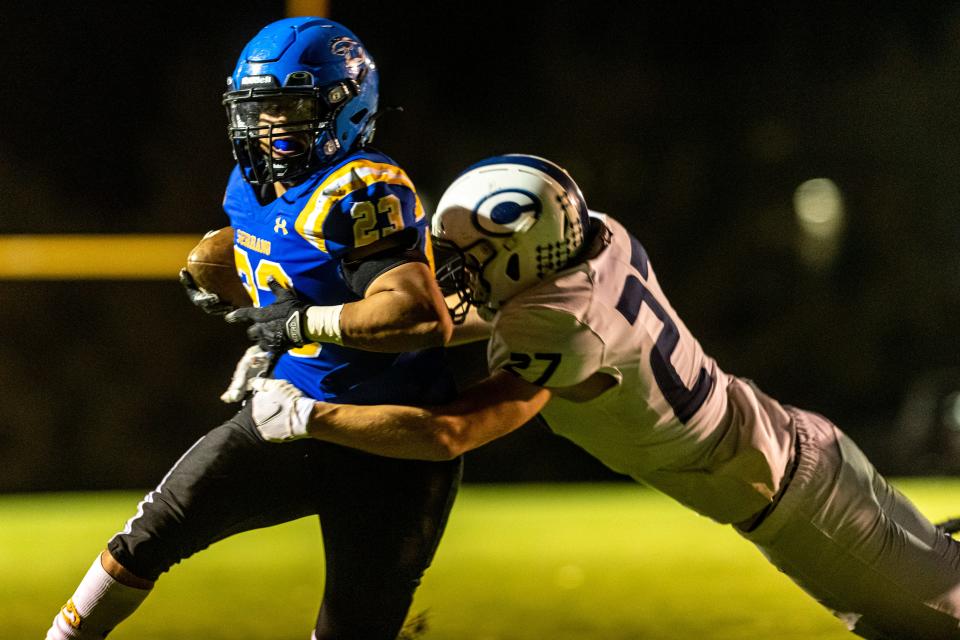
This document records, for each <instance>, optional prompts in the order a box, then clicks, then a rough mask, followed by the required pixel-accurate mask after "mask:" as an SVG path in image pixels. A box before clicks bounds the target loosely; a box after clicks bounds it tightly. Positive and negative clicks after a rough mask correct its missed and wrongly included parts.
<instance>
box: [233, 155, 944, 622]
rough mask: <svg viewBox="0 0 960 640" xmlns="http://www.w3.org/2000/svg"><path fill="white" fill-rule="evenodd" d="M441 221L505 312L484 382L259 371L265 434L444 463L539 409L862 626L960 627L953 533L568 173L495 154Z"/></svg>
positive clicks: (473, 299) (475, 297)
mask: <svg viewBox="0 0 960 640" xmlns="http://www.w3.org/2000/svg"><path fill="white" fill-rule="evenodd" d="M432 224H433V232H434V235H435V236H436V238H437V239H438V241H442V242H445V243H451V244H452V245H453V247H454V248H455V249H456V250H457V253H458V254H459V258H460V263H459V264H460V266H461V267H462V269H460V270H456V269H452V270H451V271H450V273H451V274H453V275H455V276H456V285H457V287H456V288H457V290H458V291H459V293H460V294H462V296H463V300H464V302H465V303H466V304H467V305H469V306H470V307H471V308H475V309H476V311H477V312H479V315H480V317H481V318H488V319H490V320H492V324H490V325H488V328H489V333H490V341H489V344H488V351H487V354H488V361H489V362H488V363H489V368H490V371H491V372H492V373H491V375H490V376H489V377H488V378H487V379H485V380H483V381H482V382H480V383H478V384H476V385H474V386H472V387H470V388H467V389H465V390H464V391H463V393H462V394H461V395H460V396H459V397H458V398H457V399H456V400H454V401H453V402H449V403H445V404H441V405H433V406H424V407H410V406H400V405H387V406H372V407H371V406H354V405H349V404H343V403H340V404H330V403H325V402H314V400H313V399H311V398H308V397H304V396H303V395H302V394H301V392H300V391H299V390H298V389H297V388H295V387H293V386H291V385H289V384H287V383H285V382H283V381H282V380H278V379H256V380H252V381H251V387H252V388H254V389H257V390H258V393H257V394H256V395H254V396H253V400H252V402H251V404H252V405H253V418H254V420H255V422H256V423H257V425H258V429H259V430H260V432H261V435H263V436H264V437H265V438H266V439H268V440H271V441H278V442H287V441H290V440H292V441H295V442H299V440H298V438H307V437H312V438H318V439H322V440H326V441H330V442H338V443H340V444H343V445H347V446H355V447H358V448H362V449H364V450H367V451H371V452H374V453H378V454H380V455H395V456H398V457H406V458H423V459H435V460H442V459H448V458H453V457H455V456H458V455H460V454H461V453H462V452H464V451H468V450H470V449H473V448H475V447H478V446H480V445H482V444H484V443H485V442H488V441H490V440H492V439H494V438H497V437H499V436H502V435H504V434H505V433H507V432H509V431H511V430H513V429H516V428H517V427H519V426H520V425H522V424H524V423H525V422H526V421H527V420H529V419H530V418H532V417H533V416H534V415H536V414H537V413H538V412H542V414H543V417H544V418H545V420H546V422H547V423H548V424H549V425H550V428H551V429H553V431H555V432H556V433H558V434H559V435H562V436H565V437H567V438H569V439H570V440H572V441H573V442H575V443H577V444H578V445H580V446H581V447H583V449H585V450H586V451H587V452H589V453H590V454H592V455H593V456H595V457H596V458H597V459H599V460H600V461H602V462H603V463H605V464H606V465H607V466H609V467H610V468H612V469H614V470H615V471H619V472H620V473H623V474H627V475H629V476H631V477H633V478H635V479H637V480H639V481H642V482H644V483H646V484H648V485H650V486H652V487H654V488H656V489H658V490H660V491H662V492H663V493H665V494H667V495H669V496H671V497H673V498H674V499H676V500H678V501H679V502H680V503H682V504H684V505H686V506H688V507H690V508H692V509H694V510H695V511H697V512H698V513H700V514H701V515H704V516H707V517H710V518H712V519H713V520H715V521H717V522H719V523H723V524H730V525H732V527H733V528H734V529H735V530H736V531H737V532H738V533H739V534H740V535H742V536H743V537H745V538H746V539H747V540H749V541H751V542H752V543H753V544H754V545H756V546H757V548H758V549H759V550H760V551H761V552H762V553H763V555H764V556H765V557H766V558H767V559H769V560H770V561H771V562H772V563H773V564H774V565H776V566H777V567H778V568H779V569H780V570H781V571H783V572H784V573H786V574H787V575H788V576H790V577H791V578H792V579H793V580H794V581H795V582H796V583H797V584H798V585H799V586H800V587H801V588H803V589H804V590H806V591H807V592H808V593H809V594H811V595H812V596H813V597H814V598H816V599H817V601H819V602H820V603H822V604H823V605H824V606H826V607H827V608H828V609H830V610H831V611H832V612H833V613H834V614H835V615H836V616H837V617H838V618H839V619H840V620H841V621H842V622H843V623H845V624H846V626H847V627H848V628H849V629H850V630H852V631H853V632H854V633H856V634H857V635H859V636H861V637H864V638H869V639H871V640H913V639H917V638H923V639H924V640H948V639H952V640H955V639H957V638H960V543H958V542H957V541H956V540H953V539H952V538H950V537H949V536H948V535H946V534H945V533H944V531H943V530H941V529H939V528H938V527H936V526H934V525H933V524H932V523H931V522H930V521H929V520H928V519H927V518H925V517H924V516H923V514H921V513H920V512H919V511H918V510H917V508H916V507H915V506H914V505H913V504H912V503H911V502H910V501H909V500H908V499H907V498H906V497H904V496H903V495H902V494H900V493H899V492H898V491H897V490H896V489H895V488H893V487H892V486H891V485H890V484H889V483H888V482H887V481H886V480H885V479H884V478H883V476H882V475H880V474H879V473H878V472H877V470H876V469H875V468H874V467H873V465H872V464H871V463H870V461H869V460H868V459H867V458H866V456H864V454H863V453H862V452H861V451H860V449H858V448H857V446H856V444H854V443H853V441H852V440H850V438H849V437H847V436H846V435H845V434H844V433H843V432H842V431H841V430H840V429H839V428H837V427H836V426H835V425H833V423H831V422H830V421H829V420H827V419H826V418H824V417H823V416H821V415H818V414H816V413H813V412H810V411H804V410H802V409H798V408H796V407H790V406H786V405H783V404H781V403H780V402H778V401H777V400H775V399H773V398H771V397H770V396H768V395H766V394H765V393H763V392H762V391H761V390H760V389H759V388H757V386H756V385H755V384H753V383H752V382H751V381H749V380H747V379H744V378H740V377H738V376H735V375H731V374H729V373H727V372H726V371H724V370H723V369H722V368H721V367H720V366H719V365H718V364H717V362H716V361H715V360H713V359H712V358H711V357H709V356H708V355H707V354H706V353H705V352H704V350H703V348H702V347H701V345H700V343H699V341H697V339H696V338H695V337H694V336H693V335H692V334H691V332H690V331H689V330H688V329H687V327H686V326H685V325H684V323H683V321H682V320H681V319H680V317H679V316H678V315H677V313H676V311H674V309H673V307H672V305H671V304H670V301H669V299H668V298H667V297H666V295H665V294H664V291H663V289H662V288H661V286H660V283H659V281H658V279H657V275H656V273H655V271H654V268H653V264H652V262H651V261H650V259H649V257H648V256H647V253H646V251H645V250H644V248H643V246H642V245H641V244H640V242H639V241H637V239H636V238H635V237H633V236H632V235H631V234H630V233H629V232H628V231H627V230H626V229H625V228H624V227H623V226H622V225H621V224H619V223H618V222H617V221H616V220H615V219H613V218H612V217H610V216H607V215H604V214H600V213H596V212H593V211H589V210H588V209H587V204H586V201H585V200H584V198H583V195H582V194H581V193H580V189H579V188H578V187H577V185H576V184H575V183H574V181H573V179H572V178H571V177H570V176H569V175H568V174H567V173H566V172H565V171H564V170H563V169H561V168H560V167H558V166H557V165H555V164H553V163H552V162H549V161H547V160H544V159H543V158H537V157H534V156H528V155H507V156H497V157H493V158H488V159H486V160H483V161H481V162H479V163H477V164H476V165H474V166H473V167H471V168H470V169H468V170H467V171H465V172H464V173H463V174H462V175H461V176H460V177H459V178H458V179H457V180H456V181H455V182H454V183H453V184H452V185H451V186H450V188H449V189H448V190H447V192H446V193H445V194H444V195H443V197H442V198H441V199H440V203H439V204H438V205H437V212H436V215H435V216H434V218H433V223H432Z"/></svg>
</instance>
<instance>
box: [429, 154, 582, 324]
mask: <svg viewBox="0 0 960 640" xmlns="http://www.w3.org/2000/svg"><path fill="white" fill-rule="evenodd" d="M588 226H589V220H588V214H587V203H586V201H584V199H583V194H582V193H580V188H579V187H578V186H577V184H576V183H575V182H574V181H573V178H571V177H570V175H569V174H568V173H567V172H566V171H564V170H563V169H562V168H560V167H559V166H557V165H556V164H554V163H552V162H550V161H549V160H545V159H543V158H538V157H536V156H529V155H522V154H515V155H514V154H511V155H503V156H495V157H493V158H488V159H486V160H483V161H481V162H478V163H477V164H475V165H473V166H472V167H470V168H469V169H467V170H466V171H464V172H463V173H462V174H460V177H458V178H457V179H456V180H455V181H454V182H453V184H451V185H450V187H449V188H448V189H447V190H446V192H445V193H444V194H443V197H442V198H440V203H439V204H438V205H437V212H436V215H435V216H434V218H433V223H432V229H431V231H432V234H433V237H434V240H435V242H436V244H437V247H438V248H439V249H441V250H444V249H446V250H448V251H451V252H452V253H453V254H454V255H455V257H454V258H453V259H452V260H451V261H450V262H448V263H447V264H444V265H441V267H440V268H439V269H438V270H437V277H438V279H439V280H440V282H441V284H442V285H445V286H450V285H452V287H451V288H455V289H456V291H457V292H458V293H459V295H460V304H459V305H458V306H457V307H456V308H455V309H454V310H453V316H454V321H455V322H462V321H463V318H464V317H465V315H466V312H467V309H468V308H469V307H470V306H473V307H475V308H476V309H477V311H478V312H479V313H480V316H481V317H483V318H486V319H488V320H489V319H491V318H492V317H493V316H494V314H495V313H496V312H497V310H498V309H499V308H500V307H501V306H502V305H503V304H504V303H505V302H506V301H507V300H509V299H510V298H511V297H513V296H514V295H516V294H517V293H519V292H520V291H523V290H524V289H527V288H529V287H531V286H533V285H534V284H536V283H538V282H540V280H542V279H543V278H545V277H547V276H549V275H551V274H553V273H556V272H557V271H560V270H561V269H563V268H565V267H566V266H567V265H568V264H569V263H570V261H571V260H572V259H573V258H575V257H577V255H578V254H579V253H580V250H581V249H582V248H583V246H584V237H585V236H586V233H587V229H588Z"/></svg>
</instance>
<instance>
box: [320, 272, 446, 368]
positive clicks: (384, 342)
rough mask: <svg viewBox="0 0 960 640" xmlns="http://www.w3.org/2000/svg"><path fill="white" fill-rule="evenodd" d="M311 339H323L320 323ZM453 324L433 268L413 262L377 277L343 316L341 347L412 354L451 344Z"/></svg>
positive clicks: (341, 319) (349, 305)
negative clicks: (432, 270)
mask: <svg viewBox="0 0 960 640" xmlns="http://www.w3.org/2000/svg"><path fill="white" fill-rule="evenodd" d="M310 316H311V312H310V311H309V310H308V311H307V319H308V323H307V324H308V326H307V337H308V338H310V339H312V340H315V341H316V340H322V339H323V338H324V336H323V335H322V331H321V330H318V326H317V323H312V324H311V323H310V321H309V320H310ZM452 331H453V322H452V321H451V320H450V314H449V313H447V307H446V305H445V304H444V301H443V296H442V295H441V294H440V289H439V288H438V287H437V284H436V281H435V279H434V277H433V273H432V272H431V271H430V268H429V267H428V266H427V265H426V264H425V263H423V262H417V261H411V262H403V263H399V264H397V265H395V266H391V267H390V268H389V270H387V271H386V272H384V273H382V274H381V275H379V276H377V277H376V278H375V279H373V280H372V281H371V282H370V284H369V285H367V287H366V290H365V291H364V297H363V299H362V300H358V301H357V302H350V303H347V304H344V305H343V309H342V311H341V313H340V334H341V340H342V344H344V345H345V346H348V347H355V348H358V349H366V350H368V351H387V352H398V351H411V350H415V349H423V348H426V347H435V346H440V345H442V344H446V343H447V342H449V340H450V336H451V333H452Z"/></svg>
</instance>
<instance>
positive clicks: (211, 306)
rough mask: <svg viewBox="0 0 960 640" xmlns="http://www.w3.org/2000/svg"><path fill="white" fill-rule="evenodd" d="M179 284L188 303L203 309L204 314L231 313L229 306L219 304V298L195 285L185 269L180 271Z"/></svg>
mask: <svg viewBox="0 0 960 640" xmlns="http://www.w3.org/2000/svg"><path fill="white" fill-rule="evenodd" d="M180 284H181V285H183V288H184V290H185V291H186V292H187V297H188V298H190V302H192V303H193V304H194V305H196V306H198V307H200V308H201V309H203V312H204V313H209V314H210V315H212V316H222V315H224V314H225V313H230V312H231V311H233V307H232V306H231V305H229V304H227V303H226V302H220V296H218V295H217V294H215V293H210V292H208V291H204V290H202V289H201V288H200V287H198V286H197V283H196V282H194V281H193V276H191V275H190V272H189V271H187V270H186V269H180Z"/></svg>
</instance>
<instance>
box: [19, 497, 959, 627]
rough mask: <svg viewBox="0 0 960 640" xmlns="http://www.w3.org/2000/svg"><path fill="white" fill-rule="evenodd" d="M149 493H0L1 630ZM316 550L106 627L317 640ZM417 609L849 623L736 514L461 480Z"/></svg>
mask: <svg viewBox="0 0 960 640" xmlns="http://www.w3.org/2000/svg"><path fill="white" fill-rule="evenodd" d="M897 484H898V486H899V487H900V488H901V489H902V490H903V491H904V492H905V493H907V495H909V496H910V497H911V498H913V499H914V501H915V502H916V503H917V504H918V505H919V506H920V507H921V509H923V510H924V511H925V512H926V513H927V514H929V515H930V516H931V517H933V518H935V519H937V518H941V517H944V516H948V515H952V514H954V513H956V512H957V510H960V481H956V480H903V481H900V482H898V483H897ZM139 498H140V495H139V494H133V493H96V494H47V495H14V496H4V497H0V523H2V524H0V593H2V594H3V598H2V599H0V615H2V618H0V619H2V621H3V622H2V631H0V636H2V637H3V638H11V639H13V638H15V639H17V640H20V639H33V638H36V639H39V638H42V637H43V633H44V631H45V629H46V627H47V625H48V623H49V621H50V620H51V619H52V617H53V616H54V614H55V613H56V611H57V609H58V608H59V607H60V605H61V604H63V602H64V601H65V600H66V598H67V596H69V595H70V593H72V591H73V588H74V587H75V586H76V583H77V581H78V580H79V579H80V577H81V576H82V575H83V573H84V572H85V571H86V569H87V567H88V566H89V564H90V562H91V561H92V560H93V558H94V556H95V555H96V553H97V552H98V550H99V549H100V548H102V546H103V544H104V542H105V540H106V539H107V538H108V537H109V536H111V535H112V534H113V533H114V532H115V531H116V530H117V528H118V527H119V526H121V525H122V523H123V522H124V521H125V520H126V519H127V518H128V517H129V516H130V515H131V513H132V509H133V507H134V506H135V504H136V502H137V501H138V500H139ZM320 557H321V547H320V537H319V532H318V528H317V524H316V521H315V520H314V519H304V520H299V521H296V522H293V523H290V524H287V525H284V526H281V527H275V528H272V529H267V530H261V531H255V532H250V533H246V534H242V535H239V536H236V537H234V538H232V539H230V540H227V541H225V542H222V543H219V544H217V545H215V546H213V547H211V548H210V549H208V550H207V551H204V552H203V553H201V554H199V555H197V556H196V557H194V558H191V559H190V560H188V561H187V562H185V563H184V564H183V565H182V566H178V567H175V568H174V569H173V570H172V571H171V572H170V574H169V575H167V576H165V577H163V578H162V579H161V581H160V583H159V585H158V588H157V590H156V593H154V594H153V595H151V597H150V598H148V599H147V601H146V602H145V603H144V605H143V606H142V607H141V609H140V610H139V611H138V613H137V615H136V616H134V617H133V618H132V619H130V620H129V621H128V622H127V623H125V624H124V625H123V626H121V627H120V628H119V629H118V630H117V631H116V632H115V633H113V634H111V636H110V637H111V639H113V638H116V639H117V640H123V639H128V640H132V639H137V640H160V639H164V640H167V639H174V638H176V639H194V638H196V639H201V640H219V639H223V640H226V639H228V638H229V639H230V640H241V639H245V638H272V639H274V638H275V639H281V638H283V639H286V638H290V639H298V640H307V639H308V638H309V637H310V629H311V628H312V624H313V619H314V616H315V615H316V607H317V605H318V602H319V597H320V593H321V590H322V585H323V566H322V561H321V560H320V559H319V558H320ZM413 610H414V611H422V610H428V616H429V623H430V628H429V631H428V633H427V634H426V635H425V636H424V637H425V638H426V639H433V640H441V639H450V640H453V639H456V640H547V639H549V640H574V639H577V640H584V639H593V638H596V639H604V640H608V639H609V640H625V639H628V638H643V639H649V640H655V639H663V640H666V639H670V640H678V639H685V638H697V639H724V640H734V639H744V640H746V639H750V640H758V639H766V638H777V639H778V640H790V639H796V640H800V639H803V640H808V639H810V638H817V639H819V640H831V639H836V640H840V639H842V638H851V637H852V636H850V635H849V634H847V633H846V632H845V631H844V630H843V628H842V626H841V625H840V624H839V623H838V622H836V621H835V620H834V619H833V618H832V616H830V615H829V614H827V613H826V612H825V611H823V610H821V609H820V608H819V606H818V605H817V604H815V603H814V602H813V601H812V600H810V599H809V598H808V597H807V596H805V595H804V594H803V593H802V592H801V591H800V590H799V589H797V588H796V587H794V586H793V584H792V583H791V582H790V581H789V580H787V579H786V578H785V577H783V576H782V575H780V574H778V573H777V571H776V570H775V569H773V568H772V567H770V566H769V565H768V564H767V563H766V561H765V560H763V558H762V557H761V556H760V554H759V553H757V552H756V551H755V550H754V549H753V547H751V546H750V545H749V544H748V543H747V542H745V541H743V540H742V539H740V538H739V537H738V536H737V535H736V534H734V532H733V531H731V530H730V529H729V528H725V527H721V526H719V525H716V524H713V523H711V522H710V521H708V520H706V519H705V518H701V517H698V516H696V515H694V514H692V513H690V512H688V511H686V510H684V509H682V508H680V507H678V506H676V505H674V504H673V503H672V502H671V501H669V500H668V499H667V498H664V497H662V496H660V495H658V494H656V493H654V492H652V491H649V490H646V489H643V488H641V487H638V486H635V485H572V486H566V485H535V486H480V487H478V486H468V487H466V488H464V489H463V490H462V493H461V497H460V500H459V501H458V503H457V505H456V507H455V508H454V514H453V516H452V518H451V522H450V525H449V528H448V530H447V535H446V537H445V539H444V541H443V543H442V544H441V546H440V551H439V552H438V554H437V557H436V559H435V561H434V566H433V567H432V568H431V569H430V570H429V571H428V573H427V575H426V577H425V579H424V583H423V586H422V587H421V589H420V591H419V593H418V596H417V599H416V602H415V604H414V608H413Z"/></svg>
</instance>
